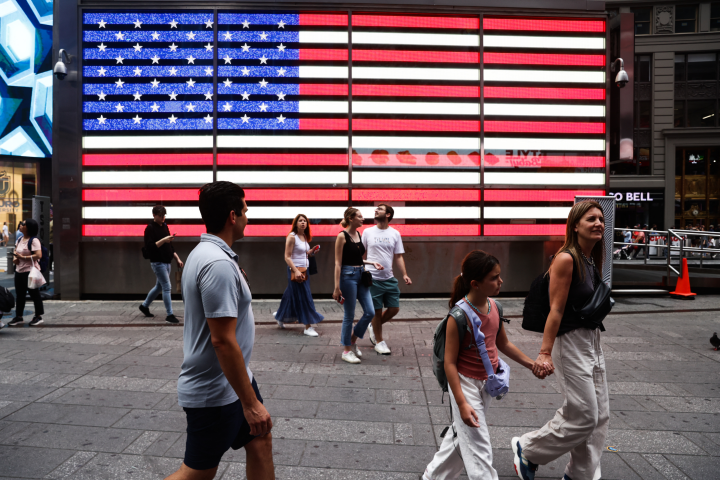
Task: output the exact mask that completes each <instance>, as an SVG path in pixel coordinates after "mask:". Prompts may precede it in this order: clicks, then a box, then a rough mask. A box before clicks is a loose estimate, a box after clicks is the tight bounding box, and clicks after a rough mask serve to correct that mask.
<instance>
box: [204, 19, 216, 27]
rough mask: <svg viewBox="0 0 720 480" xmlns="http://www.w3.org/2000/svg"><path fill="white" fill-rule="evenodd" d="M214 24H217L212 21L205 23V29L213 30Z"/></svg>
mask: <svg viewBox="0 0 720 480" xmlns="http://www.w3.org/2000/svg"><path fill="white" fill-rule="evenodd" d="M213 23H215V22H213V21H212V20H208V21H206V22H205V28H212V26H213Z"/></svg>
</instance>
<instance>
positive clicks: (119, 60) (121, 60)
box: [115, 57, 125, 65]
mask: <svg viewBox="0 0 720 480" xmlns="http://www.w3.org/2000/svg"><path fill="white" fill-rule="evenodd" d="M115 60H116V61H117V63H116V64H115V65H117V64H118V63H123V60H125V59H124V58H123V57H117V58H116V59H115Z"/></svg>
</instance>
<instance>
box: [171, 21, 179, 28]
mask: <svg viewBox="0 0 720 480" xmlns="http://www.w3.org/2000/svg"><path fill="white" fill-rule="evenodd" d="M177 25H178V22H176V21H175V20H173V21H172V22H170V28H177Z"/></svg>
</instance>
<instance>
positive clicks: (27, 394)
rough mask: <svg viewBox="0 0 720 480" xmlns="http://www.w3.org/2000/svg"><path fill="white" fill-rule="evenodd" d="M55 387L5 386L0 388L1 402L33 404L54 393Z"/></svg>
mask: <svg viewBox="0 0 720 480" xmlns="http://www.w3.org/2000/svg"><path fill="white" fill-rule="evenodd" d="M54 390H55V388H54V387H44V386H38V385H7V384H6V385H3V386H2V388H0V401H2V400H9V401H12V402H33V401H35V400H37V399H38V398H41V397H44V396H45V395H47V394H48V393H50V392H52V391H54Z"/></svg>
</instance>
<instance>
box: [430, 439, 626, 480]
mask: <svg viewBox="0 0 720 480" xmlns="http://www.w3.org/2000/svg"><path fill="white" fill-rule="evenodd" d="M492 445H493V447H494V448H493V468H495V470H496V471H497V473H498V475H499V476H500V477H509V478H512V479H516V478H518V476H517V475H516V474H515V467H514V466H513V452H512V450H510V440H508V442H507V448H503V447H504V446H503V445H499V444H496V443H493V444H492ZM568 459H569V455H563V456H562V457H560V458H558V459H557V460H555V461H553V462H550V463H548V464H547V465H543V466H542V467H540V468H539V469H538V471H537V473H536V475H535V478H536V479H538V480H540V479H546V478H550V479H552V480H561V479H562V476H563V473H564V471H565V465H566V464H567V462H568ZM430 460H432V458H429V459H428V460H427V463H430ZM604 478H605V477H603V480H604ZM613 480H615V479H613ZM618 480H625V479H618Z"/></svg>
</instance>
